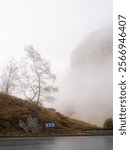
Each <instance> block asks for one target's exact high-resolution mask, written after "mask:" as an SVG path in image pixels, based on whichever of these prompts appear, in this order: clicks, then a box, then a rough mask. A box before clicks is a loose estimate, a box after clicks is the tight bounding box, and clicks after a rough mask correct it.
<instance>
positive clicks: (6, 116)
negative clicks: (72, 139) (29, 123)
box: [0, 93, 96, 135]
mask: <svg viewBox="0 0 130 150" xmlns="http://www.w3.org/2000/svg"><path fill="white" fill-rule="evenodd" d="M28 115H32V116H33V117H36V118H37V119H38V121H39V123H40V124H43V123H45V122H54V123H55V132H56V133H55V134H68V133H70V134H71V133H74V132H75V133H77V134H78V133H79V132H81V131H83V130H84V129H87V128H95V127H96V126H94V125H91V124H89V123H85V122H83V121H79V120H75V119H71V118H68V117H66V116H64V115H62V114H60V113H58V112H52V111H50V110H49V109H47V108H44V107H43V106H38V105H37V104H36V103H34V102H33V103H32V102H29V101H27V100H22V99H20V98H17V97H15V96H10V95H6V94H4V93H0V121H9V122H10V123H11V124H12V125H13V127H14V128H13V129H10V131H13V132H14V131H15V130H16V131H17V130H19V131H20V135H21V129H20V128H19V127H18V121H19V120H20V119H22V120H25V119H26V118H27V116H28ZM9 133H10V132H9ZM11 133H12V132H11Z"/></svg>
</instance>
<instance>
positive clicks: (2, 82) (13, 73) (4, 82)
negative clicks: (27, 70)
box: [0, 58, 18, 94]
mask: <svg viewBox="0 0 130 150" xmlns="http://www.w3.org/2000/svg"><path fill="white" fill-rule="evenodd" d="M17 79H18V67H17V64H16V62H15V61H14V59H13V58H11V59H9V61H8V63H7V64H6V65H5V67H4V69H3V72H2V74H1V78H0V90H1V92H3V93H6V94H12V93H13V92H14V91H15V88H16V86H17Z"/></svg>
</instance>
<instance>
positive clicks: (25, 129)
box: [19, 120, 29, 135]
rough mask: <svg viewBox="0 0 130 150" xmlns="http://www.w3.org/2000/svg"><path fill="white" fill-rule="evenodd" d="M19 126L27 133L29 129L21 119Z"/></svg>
mask: <svg viewBox="0 0 130 150" xmlns="http://www.w3.org/2000/svg"><path fill="white" fill-rule="evenodd" d="M19 126H20V127H21V128H22V129H23V130H24V131H25V133H27V134H28V135H29V129H28V127H27V126H26V124H25V123H24V122H23V121H22V120H19Z"/></svg>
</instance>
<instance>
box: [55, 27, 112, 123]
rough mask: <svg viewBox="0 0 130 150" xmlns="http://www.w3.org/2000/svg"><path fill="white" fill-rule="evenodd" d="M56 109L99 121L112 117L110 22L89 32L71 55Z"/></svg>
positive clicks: (74, 115) (79, 117)
mask: <svg viewBox="0 0 130 150" xmlns="http://www.w3.org/2000/svg"><path fill="white" fill-rule="evenodd" d="M59 87H60V94H59V101H58V103H57V109H58V110H59V111H61V112H62V113H64V114H66V115H70V114H71V115H72V116H71V117H74V118H78V119H81V120H85V121H88V122H91V123H95V124H98V125H102V124H103V122H104V120H105V119H106V118H108V117H112V26H107V27H104V28H101V29H99V30H96V31H94V32H92V33H91V34H89V35H88V36H87V38H86V39H84V40H83V41H82V42H81V44H80V45H79V46H78V48H77V49H75V50H74V51H73V53H72V55H71V66H70V68H69V69H68V71H67V73H66V74H65V77H64V79H62V81H61V83H60V86H59Z"/></svg>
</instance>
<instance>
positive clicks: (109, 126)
mask: <svg viewBox="0 0 130 150" xmlns="http://www.w3.org/2000/svg"><path fill="white" fill-rule="evenodd" d="M103 127H104V128H105V129H113V119H112V118H107V119H106V120H105V122H104V125H103Z"/></svg>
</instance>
